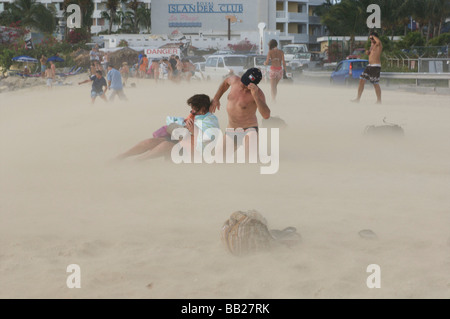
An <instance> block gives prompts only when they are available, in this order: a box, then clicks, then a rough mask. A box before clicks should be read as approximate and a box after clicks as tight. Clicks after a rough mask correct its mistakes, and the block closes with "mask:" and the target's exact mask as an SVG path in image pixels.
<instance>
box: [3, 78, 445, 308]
mask: <svg viewBox="0 0 450 319" xmlns="http://www.w3.org/2000/svg"><path fill="white" fill-rule="evenodd" d="M74 82H75V80H74ZM136 84H137V86H136V88H129V89H126V91H125V92H126V94H127V96H128V99H129V101H128V102H120V101H116V102H114V103H108V104H106V103H104V102H103V101H102V100H98V101H96V103H95V104H94V105H91V103H90V94H89V93H90V85H89V84H85V85H82V86H77V85H73V86H64V87H55V88H54V89H53V90H52V91H51V92H49V91H48V90H47V89H46V88H45V86H42V87H35V88H30V89H24V90H20V91H15V92H9V93H2V94H0V150H1V151H0V298H218V299H220V298H450V272H449V269H450V227H449V226H450V217H449V216H450V196H449V194H450V141H449V138H450V125H449V119H450V103H449V97H448V96H445V95H432V94H427V95H420V94H415V93H406V92H401V91H395V90H383V100H384V104H383V105H381V106H380V105H375V104H374V102H375V93H374V91H373V88H372V87H371V86H367V87H366V90H365V92H364V94H363V98H362V101H361V103H360V104H353V103H350V102H349V101H350V99H352V98H354V97H355V94H356V88H355V87H353V88H344V87H330V86H329V85H326V84H324V85H323V86H320V85H317V86H313V85H308V84H305V83H304V82H302V83H300V84H293V85H290V84H280V86H279V98H278V103H276V104H273V103H271V102H270V88H269V85H268V84H267V83H263V84H261V85H260V87H261V88H262V89H263V91H264V92H265V94H266V97H267V100H268V104H269V106H270V108H271V110H272V115H277V116H280V117H281V118H282V119H284V120H285V121H286V122H287V124H288V128H287V129H286V130H282V131H281V132H280V167H279V171H278V172H277V173H276V174H273V175H261V174H260V167H261V166H262V164H214V165H210V164H180V165H176V164H173V163H170V162H165V161H164V160H163V159H156V160H150V161H147V162H143V163H138V162H135V161H133V160H132V159H130V160H127V161H125V162H122V163H115V162H112V161H111V159H113V158H114V157H115V156H116V155H117V154H118V153H121V152H123V151H125V150H127V149H129V148H130V147H131V146H133V145H135V144H136V143H137V142H139V141H141V140H143V139H146V138H148V137H151V134H152V132H153V131H155V130H156V129H157V128H159V127H160V126H161V125H163V124H164V122H165V117H166V116H167V115H173V116H185V115H187V114H188V111H189V108H188V107H187V106H186V103H185V102H186V100H187V99H188V98H189V97H190V96H191V95H193V94H196V93H206V94H208V95H210V96H211V97H212V96H213V95H214V94H215V92H216V90H217V88H218V86H219V83H214V82H213V83H198V82H197V83H195V82H192V83H190V84H181V85H176V84H173V83H158V84H157V85H155V83H154V82H153V81H151V80H141V81H139V82H137V83H136ZM226 95H227V94H225V95H224V97H223V98H222V100H221V102H222V109H221V110H220V111H218V112H217V113H216V114H217V116H218V117H219V120H220V123H221V126H222V129H223V128H225V126H226V123H227V114H226V111H225V105H226ZM384 117H386V118H387V121H389V122H393V123H397V124H400V125H402V127H403V128H404V130H405V137H404V138H394V137H392V138H383V139H380V138H372V139H371V138H367V137H364V136H363V134H362V133H363V131H364V129H365V127H366V126H367V125H381V124H383V122H382V120H383V118H384ZM259 118H260V117H259ZM264 165H265V164H264ZM249 209H256V210H258V211H259V212H260V213H261V214H263V216H264V217H265V218H266V219H267V221H268V223H269V227H270V228H273V229H282V228H284V227H287V226H294V227H296V228H297V230H298V232H299V233H300V234H301V236H302V239H303V240H302V242H301V244H300V245H298V246H297V247H294V248H280V249H278V250H275V251H272V252H268V253H259V254H255V255H252V256H248V257H241V258H238V257H234V256H232V255H230V254H228V253H227V252H226V251H225V249H224V247H223V246H222V243H221V241H220V229H221V227H222V225H223V223H224V221H225V220H227V219H228V218H229V216H230V214H231V213H232V212H233V211H236V210H249ZM363 229H370V230H372V231H373V232H375V234H376V235H377V239H375V240H368V239H364V238H361V237H360V236H359V235H358V232H359V231H360V230H363ZM70 264H77V265H79V266H80V267H81V288H80V289H76V288H74V289H69V288H68V287H67V285H66V280H67V277H68V276H69V275H70V273H68V272H66V269H67V266H68V265H70ZM371 264H377V265H379V266H380V268H381V288H373V289H369V288H368V287H367V285H366V280H367V278H368V277H369V275H371V273H368V272H367V267H368V266H369V265H371Z"/></svg>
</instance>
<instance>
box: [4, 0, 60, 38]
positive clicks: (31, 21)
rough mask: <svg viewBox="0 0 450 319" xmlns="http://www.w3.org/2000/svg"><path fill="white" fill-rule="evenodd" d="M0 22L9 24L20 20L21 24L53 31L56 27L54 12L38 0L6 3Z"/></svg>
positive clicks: (49, 31) (19, 0)
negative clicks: (37, 0)
mask: <svg viewBox="0 0 450 319" xmlns="http://www.w3.org/2000/svg"><path fill="white" fill-rule="evenodd" d="M0 22H1V23H2V24H5V25H9V24H11V23H14V22H20V26H23V27H29V28H35V29H38V30H40V31H42V32H47V33H51V32H53V30H54V29H55V26H56V20H55V16H54V12H52V11H51V10H49V9H47V8H46V7H45V6H44V5H43V4H42V3H38V2H36V0H15V1H14V2H12V3H6V4H5V11H4V12H3V13H2V14H1V15H0Z"/></svg>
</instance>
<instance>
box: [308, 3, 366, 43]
mask: <svg viewBox="0 0 450 319" xmlns="http://www.w3.org/2000/svg"><path fill="white" fill-rule="evenodd" d="M366 2H368V1H367V0H365V1H358V0H342V1H341V2H339V3H336V4H334V3H335V2H334V1H327V2H325V3H324V4H323V5H322V6H320V8H318V9H317V10H316V14H318V15H319V16H320V17H321V22H322V24H323V25H325V27H326V28H327V29H328V32H329V33H330V35H336V36H342V35H350V51H353V45H354V40H355V36H356V35H359V34H367V25H366V14H365V12H366V8H367V5H365V3H366Z"/></svg>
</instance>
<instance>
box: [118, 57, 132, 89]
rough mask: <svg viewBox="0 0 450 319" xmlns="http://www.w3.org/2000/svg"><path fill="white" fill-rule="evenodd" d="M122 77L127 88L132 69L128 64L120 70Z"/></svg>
mask: <svg viewBox="0 0 450 319" xmlns="http://www.w3.org/2000/svg"><path fill="white" fill-rule="evenodd" d="M119 71H120V75H122V80H123V86H126V84H127V81H128V77H129V76H130V68H129V67H128V63H127V62H123V63H122V67H121V68H120V69H119Z"/></svg>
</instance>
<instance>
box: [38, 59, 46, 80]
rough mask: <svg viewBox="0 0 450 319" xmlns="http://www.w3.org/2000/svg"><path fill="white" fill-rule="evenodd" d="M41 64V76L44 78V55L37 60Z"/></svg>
mask: <svg viewBox="0 0 450 319" xmlns="http://www.w3.org/2000/svg"><path fill="white" fill-rule="evenodd" d="M39 61H40V62H41V76H42V77H43V76H45V69H46V65H47V58H46V57H45V55H42V56H41V59H40V60H39Z"/></svg>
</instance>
